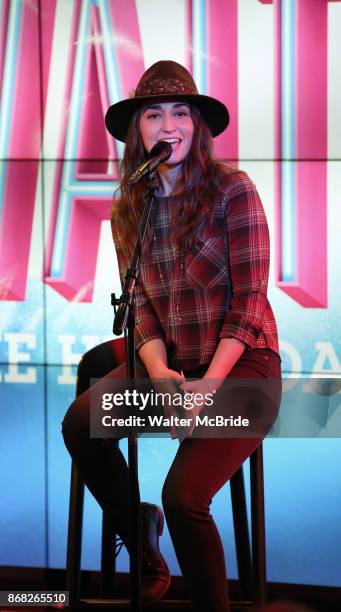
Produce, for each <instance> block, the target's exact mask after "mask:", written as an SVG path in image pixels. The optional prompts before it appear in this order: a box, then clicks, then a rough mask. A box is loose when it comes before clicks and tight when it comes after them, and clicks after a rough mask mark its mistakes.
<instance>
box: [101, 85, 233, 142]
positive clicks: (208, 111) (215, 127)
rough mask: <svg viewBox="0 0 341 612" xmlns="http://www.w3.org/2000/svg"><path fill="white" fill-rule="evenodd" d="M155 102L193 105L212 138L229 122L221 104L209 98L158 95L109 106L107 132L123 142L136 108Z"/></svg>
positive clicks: (227, 114) (122, 101)
mask: <svg viewBox="0 0 341 612" xmlns="http://www.w3.org/2000/svg"><path fill="white" fill-rule="evenodd" d="M156 100H158V101H160V100H163V101H165V102H166V101H167V100H182V101H183V102H188V103H189V104H193V105H194V106H196V108H198V109H199V111H200V113H201V115H202V117H203V119H204V120H205V122H206V123H207V126H208V128H209V130H210V131H211V134H212V136H213V137H215V136H219V134H221V133H222V132H223V131H224V130H225V129H226V128H227V126H228V124H229V122H230V115H229V112H228V110H227V108H226V106H225V104H223V103H222V102H219V100H216V99H215V98H211V97H210V96H204V95H201V94H169V93H167V94H164V95H162V94H159V95H157V96H155V95H154V96H150V97H143V98H142V97H140V98H139V97H136V98H128V99H127V100H121V101H120V102H117V103H116V104H113V105H112V106H110V107H109V108H108V110H107V113H106V115H105V125H106V128H107V130H108V131H109V132H110V134H111V135H112V136H114V138H117V140H121V141H122V142H125V140H126V137H127V133H128V128H129V123H130V120H131V118H132V116H133V114H134V113H135V111H137V109H138V108H140V107H141V106H143V105H145V104H146V103H148V101H151V102H153V103H155V102H156Z"/></svg>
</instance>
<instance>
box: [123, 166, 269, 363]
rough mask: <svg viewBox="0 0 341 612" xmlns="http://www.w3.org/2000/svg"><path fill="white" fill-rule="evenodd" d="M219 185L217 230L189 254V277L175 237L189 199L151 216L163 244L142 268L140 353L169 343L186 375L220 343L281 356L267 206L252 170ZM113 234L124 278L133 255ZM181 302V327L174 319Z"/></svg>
mask: <svg viewBox="0 0 341 612" xmlns="http://www.w3.org/2000/svg"><path fill="white" fill-rule="evenodd" d="M219 183H220V184H219V185H217V192H216V194H217V195H216V203H215V207H214V214H213V221H212V225H211V226H210V227H206V228H205V231H204V236H203V239H202V240H201V243H200V244H199V246H198V247H197V249H196V251H195V252H186V253H185V258H184V266H183V273H182V275H181V274H180V272H181V249H179V248H176V246H175V244H174V242H173V241H172V238H171V236H172V227H173V226H174V224H176V223H179V219H180V218H181V209H182V202H183V197H184V196H182V195H175V196H168V197H160V198H158V199H157V201H156V203H155V208H154V211H153V212H152V215H151V217H152V219H153V222H154V230H155V236H156V241H155V243H154V241H152V242H151V246H150V249H149V252H148V254H145V255H144V256H143V257H142V258H141V263H140V277H139V283H138V286H137V289H136V347H137V348H139V347H140V346H142V344H144V343H145V342H147V341H148V340H151V339H153V338H162V339H163V340H164V341H165V343H166V345H167V346H171V345H173V347H175V352H176V356H177V358H178V360H179V362H180V365H181V366H182V368H183V369H184V370H185V369H195V368H196V367H198V366H199V365H201V364H207V363H209V362H210V361H211V359H212V357H213V355H214V352H215V350H216V348H217V345H218V342H219V339H220V338H229V337H234V338H237V339H238V340H241V341H242V342H244V343H245V344H246V345H247V346H249V347H251V348H270V349H272V350H274V351H276V352H278V338H277V327H276V322H275V318H274V315H273V312H272V309H271V306H270V303H269V301H268V299H267V284H268V274H269V260H270V245H269V231H268V225H267V221H266V217H265V213H264V209H263V206H262V203H261V200H260V198H259V195H258V193H257V190H256V188H255V185H254V184H253V182H252V181H251V180H250V178H249V177H248V176H247V174H246V173H245V172H238V173H231V174H226V175H224V176H223V177H222V179H221V180H220V182H219ZM112 229H113V238H114V241H115V246H116V250H117V257H118V263H119V268H120V275H121V280H123V279H124V277H125V273H126V270H127V265H128V264H129V261H130V259H129V258H130V256H131V253H130V251H129V250H128V249H127V248H126V245H125V244H124V243H123V241H122V237H121V236H120V235H119V233H118V231H117V228H115V227H113V228H112ZM160 270H161V274H162V278H163V282H162V280H161V275H160ZM180 283H181V287H180ZM165 288H166V290H167V293H166V291H165ZM179 290H181V294H180V299H179ZM167 294H168V295H167ZM177 303H179V310H180V314H181V322H180V323H179V322H176V321H174V317H175V307H176V304H177Z"/></svg>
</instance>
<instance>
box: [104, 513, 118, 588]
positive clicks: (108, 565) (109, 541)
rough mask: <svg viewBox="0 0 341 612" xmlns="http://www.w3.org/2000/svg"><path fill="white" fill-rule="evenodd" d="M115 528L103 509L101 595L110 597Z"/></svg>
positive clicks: (113, 574) (112, 581)
mask: <svg viewBox="0 0 341 612" xmlns="http://www.w3.org/2000/svg"><path fill="white" fill-rule="evenodd" d="M115 539H116V538H115V530H114V527H113V524H112V520H111V516H110V514H109V513H108V512H106V511H103V521H102V554H101V595H102V597H104V598H106V599H110V598H112V597H113V595H114V577H115V566H116V557H115Z"/></svg>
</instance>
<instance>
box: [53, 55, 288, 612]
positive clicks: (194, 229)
mask: <svg viewBox="0 0 341 612" xmlns="http://www.w3.org/2000/svg"><path fill="white" fill-rule="evenodd" d="M228 123H229V114H228V111H227V109H226V107H225V106H224V105H223V104H222V103H221V102H219V101H218V100H216V99H214V98H211V97H208V96H204V95H200V94H199V93H198V91H197V88H196V85H195V83H194V81H193V79H192V77H191V75H190V74H189V72H188V71H187V70H186V69H185V68H184V67H183V66H181V65H179V64H177V63H176V62H173V61H160V62H157V63H156V64H154V65H153V66H151V67H150V68H149V69H148V70H147V71H146V72H145V73H144V74H143V75H142V77H141V79H140V81H139V83H138V85H137V87H136V90H135V92H134V95H133V96H132V97H131V98H129V99H127V100H123V101H121V102H118V103H117V104H114V105H113V106H111V107H110V108H109V110H108V112H107V115H106V126H107V128H108V130H109V132H110V133H111V134H112V135H113V136H114V137H115V138H117V139H119V140H121V141H123V142H125V152H124V158H123V163H122V178H121V183H120V197H119V198H118V200H117V201H116V202H115V204H114V208H113V214H112V230H113V237H114V241H115V246H116V250H117V256H118V262H119V267H120V273H121V277H122V278H124V276H125V272H126V269H127V267H128V265H129V261H130V257H131V253H132V248H133V245H134V241H135V239H136V235H137V219H139V218H140V217H141V213H142V209H143V205H144V193H145V190H146V187H147V185H148V177H146V178H143V179H142V180H141V181H140V182H139V183H138V184H137V185H135V186H134V187H132V188H130V194H128V187H127V182H128V179H129V177H130V176H131V174H132V173H133V172H134V171H135V170H136V168H137V167H138V166H139V165H140V164H141V163H142V162H143V160H145V159H146V156H147V155H148V153H149V152H150V151H151V149H152V148H153V146H154V145H155V144H156V143H158V142H159V141H163V140H165V141H167V142H168V143H169V144H170V145H171V147H172V152H171V155H170V157H169V158H168V159H167V161H164V162H163V163H161V164H160V165H159V166H158V167H157V177H156V178H157V188H158V191H157V198H156V202H155V204H154V208H153V211H152V214H151V221H150V223H149V227H148V231H147V239H146V242H145V243H144V247H143V250H142V254H141V261H140V269H139V283H138V285H137V288H136V304H135V316H136V349H137V367H138V374H139V376H142V377H149V378H151V379H152V380H157V379H163V380H165V379H166V380H169V382H170V384H174V385H175V384H176V386H177V388H180V389H181V390H182V391H183V392H188V391H190V392H191V393H202V394H203V395H204V394H205V393H206V392H214V393H216V394H217V396H218V395H219V389H222V385H223V383H224V381H227V380H229V379H231V380H232V379H237V378H239V379H257V378H258V379H261V380H263V381H264V380H266V379H269V380H272V381H275V387H276V393H275V395H276V398H277V399H276V410H275V411H273V415H272V420H271V422H268V423H267V428H265V430H264V435H263V437H264V436H265V435H266V433H267V431H268V430H269V428H270V426H271V424H272V422H273V420H274V418H275V416H276V411H277V409H278V405H279V401H280V389H281V368H280V357H279V353H278V339H277V329H276V323H275V319H274V315H273V312H272V309H271V306H270V304H269V301H268V299H267V283H268V273H269V255H270V249H269V233H268V227H267V222H266V218H265V214H264V211H263V207H262V203H261V201H260V198H259V195H258V193H257V191H256V188H255V186H254V184H253V182H252V181H251V179H250V178H249V177H248V176H247V174H246V173H245V172H242V171H238V170H236V169H233V168H231V167H230V166H229V165H228V164H226V163H223V162H221V161H218V160H216V159H215V158H214V156H213V138H214V137H215V136H218V135H219V134H220V133H221V132H223V130H225V128H226V127H227V125H228ZM128 195H130V198H129V197H128ZM129 200H131V201H129ZM131 204H132V205H133V206H131ZM109 347H110V343H106V344H105V345H101V347H97V348H96V349H94V350H93V351H92V354H93V356H94V358H93V362H94V363H95V362H97V364H98V363H99V362H100V361H101V357H100V355H101V352H102V355H105V354H107V355H109V356H110V350H109ZM94 367H96V366H94ZM112 367H113V366H112V365H111V367H110V357H109V359H107V363H106V364H105V366H104V365H103V368H102V370H101V375H102V376H104V374H106V373H107V372H108V371H109V370H110V369H112ZM124 368H125V366H120V368H118V370H117V375H120V376H124ZM114 375H116V374H115V373H114ZM94 376H98V367H97V373H95V374H94ZM233 409H234V413H235V414H238V410H239V406H238V405H237V406H233ZM231 410H232V407H231V406H229V407H228V414H232V412H231ZM205 411H206V413H207V414H208V412H209V409H208V408H207V407H205V405H204V404H203V405H201V406H199V407H197V408H196V414H200V413H201V412H202V413H204V412H205ZM196 414H194V411H193V414H192V417H193V418H192V421H191V427H190V428H189V430H188V432H187V435H186V437H184V436H183V435H180V433H179V431H177V430H176V428H175V429H174V428H173V430H172V436H173V437H176V436H178V437H179V439H180V444H179V447H178V450H177V453H176V456H175V458H174V461H173V463H172V465H171V467H170V470H169V472H168V475H167V477H166V480H165V483H164V486H163V492H162V500H163V508H164V513H165V516H166V520H167V524H168V528H169V531H170V535H171V538H172V541H173V545H174V548H175V552H176V555H177V559H178V561H179V565H180V568H181V571H182V573H183V576H184V579H185V581H186V584H187V587H188V589H189V592H190V596H191V599H192V602H193V605H194V608H195V610H198V611H203V612H204V611H205V612H207V610H210V612H225V611H228V610H229V609H230V608H229V600H228V592H227V584H226V568H225V559H224V553H223V547H222V543H221V540H220V536H219V533H218V531H217V528H216V525H215V523H214V520H213V518H212V516H211V514H210V504H211V501H212V498H213V497H214V495H215V494H216V493H217V492H218V491H219V489H220V488H221V487H222V486H223V485H224V484H225V483H226V482H227V481H228V480H229V479H230V478H231V476H232V475H233V474H234V473H235V472H236V471H237V470H238V468H239V467H240V466H241V464H242V463H243V462H244V461H245V460H246V459H247V458H248V457H249V456H250V454H251V453H252V452H253V451H254V450H255V449H256V448H257V446H258V445H259V444H260V443H261V441H262V436H260V435H257V436H252V435H248V436H245V437H244V436H238V437H203V436H202V435H196V433H197V428H196V426H195V424H196V420H195V416H196ZM250 417H251V420H252V414H251V415H250ZM63 433H64V438H65V443H66V445H67V448H68V450H69V452H70V454H71V455H72V457H73V458H74V459H75V461H76V463H77V465H78V467H79V469H80V471H81V473H82V476H83V478H84V480H85V483H86V484H87V486H88V487H89V489H90V491H91V492H92V493H93V494H94V496H95V497H96V499H97V500H98V502H99V503H100V505H101V506H102V508H109V509H110V510H111V512H112V516H113V517H114V520H115V526H116V529H117V532H118V533H119V535H120V536H121V538H122V540H123V541H124V543H125V544H126V545H127V546H129V545H128V538H127V530H128V525H127V517H128V501H129V500H128V471H127V466H126V463H125V460H124V458H123V455H122V453H121V451H120V450H119V448H118V447H117V446H114V445H113V444H112V443H110V441H107V440H97V439H90V437H89V393H88V392H86V393H83V394H82V395H80V396H79V398H78V399H77V400H76V401H75V402H74V403H73V404H72V406H71V407H70V409H69V411H68V413H67V415H66V417H65V419H64V422H63ZM99 475H100V476H99ZM142 516H143V518H144V520H143V548H144V556H143V559H144V560H143V569H142V577H143V599H144V602H145V604H148V603H153V602H155V601H157V600H158V599H160V598H161V597H162V596H163V594H164V593H165V592H166V590H167V588H168V584H169V573H168V568H167V566H166V563H165V561H164V560H163V558H162V556H161V555H160V553H159V549H158V545H157V535H158V533H160V531H161V514H160V510H159V509H157V507H156V506H153V505H152V504H142ZM153 538H154V540H153ZM151 540H153V541H154V544H152V543H151ZM155 541H156V544H155Z"/></svg>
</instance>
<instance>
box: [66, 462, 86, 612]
mask: <svg viewBox="0 0 341 612" xmlns="http://www.w3.org/2000/svg"><path fill="white" fill-rule="evenodd" d="M83 505H84V483H83V481H82V479H81V477H80V475H79V472H78V470H77V467H76V465H75V463H74V462H72V468H71V486H70V509H69V528H68V537H67V558H66V590H67V591H70V606H72V605H74V604H76V603H77V602H78V601H79V599H80V574H81V553H82V528H83Z"/></svg>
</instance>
